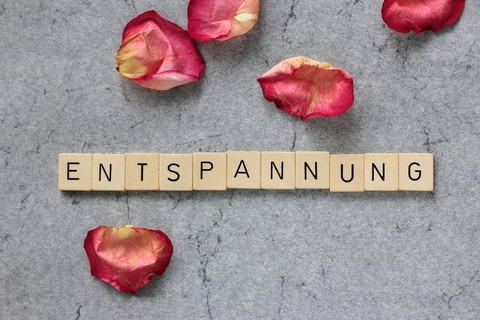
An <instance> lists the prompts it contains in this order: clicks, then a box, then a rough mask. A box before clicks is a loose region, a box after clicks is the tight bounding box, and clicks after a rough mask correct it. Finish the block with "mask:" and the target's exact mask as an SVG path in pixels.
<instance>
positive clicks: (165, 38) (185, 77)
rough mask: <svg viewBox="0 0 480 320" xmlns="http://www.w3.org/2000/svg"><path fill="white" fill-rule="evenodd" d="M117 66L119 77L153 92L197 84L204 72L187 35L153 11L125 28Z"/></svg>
mask: <svg viewBox="0 0 480 320" xmlns="http://www.w3.org/2000/svg"><path fill="white" fill-rule="evenodd" d="M117 64H118V67H117V70H118V72H119V73H120V74H121V75H122V76H124V77H125V78H127V79H130V80H133V81H135V82H137V83H138V84H140V85H141V86H143V87H146V88H150V89H156V90H168V89H171V88H173V87H176V86H179V85H182V84H186V83H189V82H192V81H195V80H199V79H200V74H201V73H202V71H203V69H204V68H205V62H204V61H203V58H202V57H201V56H200V55H199V54H198V52H197V49H196V48H195V46H194V44H193V40H192V38H191V37H190V36H189V35H188V32H187V31H185V30H183V29H182V28H180V27H179V26H178V25H176V24H174V23H172V22H170V21H168V20H165V19H164V18H162V17H161V16H160V15H159V14H158V13H156V12H155V11H148V12H145V13H143V14H141V15H139V16H138V17H136V18H135V19H133V20H132V21H130V22H129V23H128V24H127V26H126V27H125V30H124V31H123V41H122V45H121V46H120V49H119V50H118V54H117Z"/></svg>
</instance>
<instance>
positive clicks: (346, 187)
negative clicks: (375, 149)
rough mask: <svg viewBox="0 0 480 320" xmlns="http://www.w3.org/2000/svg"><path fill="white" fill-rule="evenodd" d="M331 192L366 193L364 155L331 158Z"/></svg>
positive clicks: (340, 155) (339, 155) (337, 155)
mask: <svg viewBox="0 0 480 320" xmlns="http://www.w3.org/2000/svg"><path fill="white" fill-rule="evenodd" d="M330 191H332V192H362V191H365V155H364V154H335V155H331V156H330Z"/></svg>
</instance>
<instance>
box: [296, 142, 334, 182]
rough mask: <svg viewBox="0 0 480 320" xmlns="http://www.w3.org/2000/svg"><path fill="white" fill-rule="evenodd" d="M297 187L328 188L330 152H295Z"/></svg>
mask: <svg viewBox="0 0 480 320" xmlns="http://www.w3.org/2000/svg"><path fill="white" fill-rule="evenodd" d="M295 163H296V164H295V167H296V169H295V170H296V177H295V185H296V188H297V189H329V188H330V153H329V152H303V151H298V152H296V161H295Z"/></svg>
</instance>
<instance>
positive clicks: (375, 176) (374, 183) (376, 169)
mask: <svg viewBox="0 0 480 320" xmlns="http://www.w3.org/2000/svg"><path fill="white" fill-rule="evenodd" d="M365 190H367V191H398V153H367V154H365Z"/></svg>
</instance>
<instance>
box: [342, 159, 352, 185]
mask: <svg viewBox="0 0 480 320" xmlns="http://www.w3.org/2000/svg"><path fill="white" fill-rule="evenodd" d="M340 175H341V178H342V180H343V182H346V183H349V182H352V180H353V177H354V176H355V165H354V164H353V163H352V177H351V178H350V180H345V178H344V177H343V164H342V165H341V166H340Z"/></svg>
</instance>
